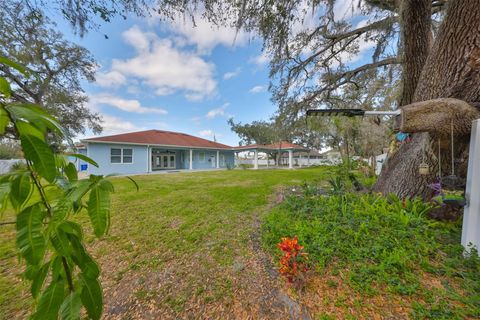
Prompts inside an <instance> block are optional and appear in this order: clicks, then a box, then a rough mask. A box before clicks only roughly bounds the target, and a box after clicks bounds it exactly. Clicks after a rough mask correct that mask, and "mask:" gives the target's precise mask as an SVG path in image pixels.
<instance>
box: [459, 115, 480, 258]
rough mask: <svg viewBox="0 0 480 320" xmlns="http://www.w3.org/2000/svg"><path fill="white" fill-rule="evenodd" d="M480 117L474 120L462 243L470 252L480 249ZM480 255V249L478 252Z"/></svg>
mask: <svg viewBox="0 0 480 320" xmlns="http://www.w3.org/2000/svg"><path fill="white" fill-rule="evenodd" d="M479 163H480V119H477V120H475V121H473V124H472V133H471V137H470V152H469V158H468V173H467V188H466V190H465V199H466V200H467V204H466V205H465V208H464V211H463V226H462V245H463V247H464V248H465V249H466V250H467V252H469V251H470V250H469V249H471V247H469V246H470V245H473V247H476V248H477V249H480V197H479V196H478V195H479V194H480V166H479V165H478V164H479ZM477 253H478V254H479V255H480V251H478V252H477Z"/></svg>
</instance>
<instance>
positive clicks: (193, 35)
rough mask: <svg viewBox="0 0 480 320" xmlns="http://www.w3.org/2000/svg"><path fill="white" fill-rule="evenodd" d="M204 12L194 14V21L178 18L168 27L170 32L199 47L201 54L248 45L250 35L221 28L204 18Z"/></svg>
mask: <svg viewBox="0 0 480 320" xmlns="http://www.w3.org/2000/svg"><path fill="white" fill-rule="evenodd" d="M201 15H202V12H201V11H199V12H197V13H195V14H194V20H195V25H194V24H193V21H192V19H181V17H177V18H176V19H174V21H173V22H172V23H171V24H170V25H169V26H168V28H169V30H170V31H172V32H174V33H176V34H179V35H181V36H183V38H184V39H185V40H186V43H187V44H192V45H195V46H196V47H197V51H198V52H199V53H200V54H209V53H210V52H211V51H212V50H213V49H214V48H215V47H216V46H218V45H223V46H225V47H235V46H243V45H245V44H247V43H248V38H249V36H248V34H247V33H245V32H244V31H238V32H237V30H236V29H235V28H230V27H219V26H216V25H214V24H212V23H210V22H209V21H207V20H206V19H204V18H202V16H201Z"/></svg>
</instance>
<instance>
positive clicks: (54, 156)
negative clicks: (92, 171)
mask: <svg viewBox="0 0 480 320" xmlns="http://www.w3.org/2000/svg"><path fill="white" fill-rule="evenodd" d="M0 65H2V68H12V69H15V70H16V71H18V72H20V73H23V74H24V75H25V76H31V75H30V74H29V72H28V71H27V70H26V69H25V68H23V67H22V66H20V65H18V64H16V63H14V62H12V61H10V60H7V59H5V58H3V57H0ZM12 94H13V90H12V87H11V86H10V84H9V83H8V81H7V80H6V79H4V78H1V77H0V134H2V135H3V134H4V133H5V131H6V130H7V129H8V130H10V131H12V130H13V132H15V134H16V138H18V139H19V140H20V143H21V147H22V151H23V153H24V155H25V160H26V163H27V168H26V169H23V170H17V171H15V172H13V173H10V174H7V175H3V176H0V210H1V211H5V210H6V209H12V210H13V211H14V212H15V214H16V215H15V222H14V223H15V225H16V231H17V233H16V246H17V249H18V251H19V254H20V256H21V257H22V260H24V261H25V264H26V269H25V273H24V276H25V278H26V279H28V280H29V281H30V282H31V287H30V291H31V294H32V297H33V298H34V299H35V301H36V304H35V305H36V307H35V311H34V313H33V315H32V319H42V320H45V319H58V318H61V319H78V318H80V312H81V309H82V307H83V308H84V309H85V311H86V314H87V315H88V318H90V319H100V317H101V315H102V310H103V300H102V288H101V285H100V282H99V279H98V278H99V275H100V268H99V266H98V264H97V263H96V262H95V261H94V260H93V259H92V257H91V256H90V255H89V254H88V252H87V250H86V248H85V245H84V241H83V230H82V227H81V226H80V224H78V223H76V222H74V221H73V219H72V217H73V216H74V215H77V214H81V213H83V212H84V211H85V210H83V209H86V211H87V213H88V216H89V218H90V222H91V224H92V227H93V230H94V233H95V236H97V237H101V236H103V235H104V234H105V233H106V232H107V230H108V227H109V224H110V195H111V194H112V193H113V192H114V188H113V184H112V183H111V182H110V181H109V180H107V179H106V178H105V177H103V176H95V175H91V176H90V177H89V179H84V180H79V179H78V176H77V170H76V168H75V165H74V164H73V163H71V162H70V161H69V157H74V158H75V157H76V158H82V160H84V161H87V162H89V163H90V164H92V165H95V166H96V165H97V164H96V163H95V162H94V161H93V160H91V159H89V158H87V157H85V156H83V155H77V154H58V153H55V152H54V151H53V150H52V148H51V147H50V146H49V144H48V142H47V137H51V136H53V135H56V136H57V137H61V138H63V139H68V137H67V135H66V134H65V133H64V130H63V128H62V127H61V126H60V125H59V123H58V122H57V120H56V119H55V118H53V117H52V116H51V115H50V114H48V113H47V112H46V111H45V110H44V109H43V108H41V107H39V106H37V105H34V104H28V103H18V102H12V101H11V100H10V97H11V96H12ZM8 223H11V222H8ZM5 224H6V223H5Z"/></svg>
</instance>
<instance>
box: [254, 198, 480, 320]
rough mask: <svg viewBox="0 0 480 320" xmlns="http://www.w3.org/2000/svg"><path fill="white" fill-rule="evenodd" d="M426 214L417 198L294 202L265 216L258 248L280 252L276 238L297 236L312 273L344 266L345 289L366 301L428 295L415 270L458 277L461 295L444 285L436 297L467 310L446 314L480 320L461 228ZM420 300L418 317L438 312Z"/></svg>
mask: <svg viewBox="0 0 480 320" xmlns="http://www.w3.org/2000/svg"><path fill="white" fill-rule="evenodd" d="M429 208H430V205H429V204H426V203H423V202H422V201H420V200H406V201H400V200H399V199H398V198H396V197H394V196H390V197H381V196H379V195H373V194H364V195H359V194H351V193H345V194H336V195H331V196H319V197H309V196H291V197H288V198H287V199H286V200H285V202H284V203H283V204H282V205H280V206H279V207H277V208H274V209H273V210H272V211H271V212H270V213H269V214H268V215H267V216H266V218H265V221H264V225H263V243H264V245H265V246H266V248H267V249H268V250H269V251H271V252H272V253H276V254H278V252H277V251H278V250H276V244H277V243H278V242H279V239H280V238H281V237H293V236H295V235H296V236H298V239H299V241H300V242H301V243H302V244H303V245H304V246H305V251H306V252H308V253H309V256H310V261H311V263H312V266H311V267H312V268H313V269H314V270H317V271H319V272H322V271H323V270H324V269H325V268H326V267H330V268H331V269H333V270H335V269H336V270H338V269H339V268H342V269H344V270H345V272H347V281H348V283H349V285H350V286H351V287H352V288H354V289H355V290H357V291H359V292H363V293H364V294H367V295H373V294H376V293H377V290H378V288H386V289H387V290H388V291H390V292H391V293H394V294H400V295H412V294H419V295H422V297H423V295H425V297H428V296H430V295H431V294H432V292H430V291H429V289H427V288H424V287H422V283H421V281H420V277H419V272H429V273H433V274H435V275H452V279H455V278H454V277H463V282H462V289H461V290H462V291H463V292H465V293H464V294H462V295H461V294H460V293H459V292H456V291H454V289H453V286H451V285H450V284H447V285H446V287H445V290H444V291H441V292H440V291H439V292H435V293H434V295H436V296H435V297H436V298H437V299H438V295H441V298H445V297H448V298H450V299H453V300H455V301H457V302H460V303H461V304H464V305H466V307H464V308H459V307H458V308H457V307H456V305H457V304H450V309H449V310H444V313H443V314H444V315H445V316H447V315H448V314H449V312H453V311H452V310H453V309H455V312H456V313H457V314H461V315H462V316H464V315H466V316H470V317H472V316H475V317H476V316H480V299H478V297H479V295H480V281H478V279H479V278H480V259H479V258H478V257H477V256H476V255H475V254H473V255H472V256H471V257H470V258H466V259H465V258H463V257H462V251H463V248H462V246H461V245H460V233H461V232H460V224H459V223H456V224H454V223H443V222H438V221H433V220H430V219H428V218H427V217H426V212H427V211H428V210H429ZM452 279H451V280H452ZM452 281H453V280H452ZM472 297H477V299H474V298H472ZM433 300H435V299H433ZM433 300H432V301H433ZM425 301H426V302H425V303H423V304H422V303H420V302H418V303H417V305H416V306H415V308H414V309H415V310H416V311H415V312H416V313H417V314H427V315H428V314H430V311H432V308H435V306H434V305H433V304H430V303H429V301H428V299H425ZM432 303H433V302H432ZM422 308H423V309H422ZM452 308H453V309H452ZM442 310H443V309H442ZM434 314H437V313H434Z"/></svg>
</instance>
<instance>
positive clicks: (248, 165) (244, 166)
mask: <svg viewBox="0 0 480 320" xmlns="http://www.w3.org/2000/svg"><path fill="white" fill-rule="evenodd" d="M238 167H239V168H240V169H242V170H247V169H248V168H253V165H251V164H246V163H240V164H239V165H238Z"/></svg>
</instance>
